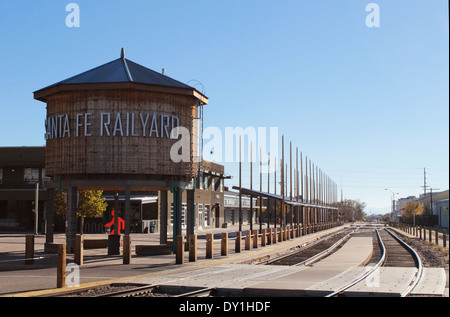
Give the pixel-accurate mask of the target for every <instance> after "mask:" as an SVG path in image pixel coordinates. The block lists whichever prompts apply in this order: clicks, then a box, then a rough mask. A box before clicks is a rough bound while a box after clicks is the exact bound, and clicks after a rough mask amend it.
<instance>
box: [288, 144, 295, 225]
mask: <svg viewBox="0 0 450 317" xmlns="http://www.w3.org/2000/svg"><path fill="white" fill-rule="evenodd" d="M289 196H290V198H291V202H292V142H289ZM290 210H291V212H290V213H291V227H292V222H293V218H294V209H293V207H292V205H291V208H290Z"/></svg>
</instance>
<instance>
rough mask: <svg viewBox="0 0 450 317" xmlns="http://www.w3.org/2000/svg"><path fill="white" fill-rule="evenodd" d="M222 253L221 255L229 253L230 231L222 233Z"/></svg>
mask: <svg viewBox="0 0 450 317" xmlns="http://www.w3.org/2000/svg"><path fill="white" fill-rule="evenodd" d="M220 255H221V256H227V255H228V232H223V233H222V240H221V242H220Z"/></svg>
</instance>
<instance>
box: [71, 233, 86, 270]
mask: <svg viewBox="0 0 450 317" xmlns="http://www.w3.org/2000/svg"><path fill="white" fill-rule="evenodd" d="M83 241H84V239H83V235H81V234H77V235H75V245H74V251H73V252H74V254H73V257H74V259H73V261H74V262H75V264H78V265H83Z"/></svg>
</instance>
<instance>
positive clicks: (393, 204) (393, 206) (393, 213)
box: [384, 188, 398, 217]
mask: <svg viewBox="0 0 450 317" xmlns="http://www.w3.org/2000/svg"><path fill="white" fill-rule="evenodd" d="M384 190H388V191H390V192H391V193H392V217H393V216H394V215H395V195H396V194H397V195H398V193H394V192H393V191H392V190H390V189H389V188H385V189H384Z"/></svg>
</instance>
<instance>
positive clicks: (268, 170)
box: [266, 152, 270, 229]
mask: <svg viewBox="0 0 450 317" xmlns="http://www.w3.org/2000/svg"><path fill="white" fill-rule="evenodd" d="M267 193H268V194H270V152H269V154H268V156H267ZM266 214H267V229H269V228H270V198H267V212H266Z"/></svg>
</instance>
